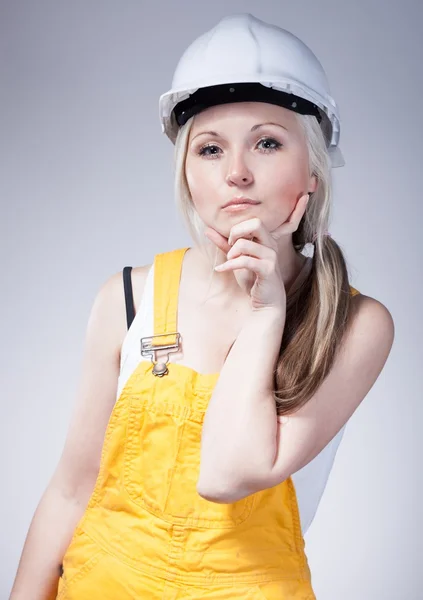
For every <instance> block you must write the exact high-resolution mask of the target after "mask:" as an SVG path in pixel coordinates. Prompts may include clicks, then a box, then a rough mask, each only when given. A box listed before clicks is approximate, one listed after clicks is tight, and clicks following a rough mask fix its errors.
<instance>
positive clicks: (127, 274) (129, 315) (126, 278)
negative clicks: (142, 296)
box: [123, 267, 135, 329]
mask: <svg viewBox="0 0 423 600" xmlns="http://www.w3.org/2000/svg"><path fill="white" fill-rule="evenodd" d="M131 271H132V267H124V269H123V287H124V290H125V304H126V322H127V325H128V329H129V328H130V326H131V323H132V321H133V320H134V318H135V308H134V296H133V293H132V280H131Z"/></svg>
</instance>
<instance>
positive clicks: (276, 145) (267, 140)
mask: <svg viewBox="0 0 423 600" xmlns="http://www.w3.org/2000/svg"><path fill="white" fill-rule="evenodd" d="M261 143H266V144H269V143H271V144H273V146H272V147H270V148H269V147H265V148H263V152H264V153H265V154H268V153H269V152H275V151H276V150H279V148H280V147H281V146H282V144H281V143H280V142H278V141H277V140H275V139H274V138H271V137H266V138H262V139H261V140H259V141H258V142H257V145H258V144H261ZM214 149H218V150H220V148H219V147H218V146H216V144H208V145H206V146H203V147H202V148H200V150H199V152H198V154H199V155H200V156H217V153H216V152H212V150H214ZM208 150H210V153H208V152H207V151H208Z"/></svg>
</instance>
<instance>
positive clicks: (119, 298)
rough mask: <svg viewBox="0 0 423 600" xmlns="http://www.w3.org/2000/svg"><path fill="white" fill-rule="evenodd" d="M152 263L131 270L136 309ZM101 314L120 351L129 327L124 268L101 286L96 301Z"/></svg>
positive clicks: (118, 351)
mask: <svg viewBox="0 0 423 600" xmlns="http://www.w3.org/2000/svg"><path fill="white" fill-rule="evenodd" d="M150 267H151V264H149V265H142V266H139V267H133V268H132V270H131V281H132V291H133V296H134V306H135V310H136V309H137V307H138V306H139V304H140V302H141V298H142V294H143V291H144V287H145V281H146V279H147V275H148V272H149V269H150ZM94 306H97V311H96V312H98V313H99V316H100V315H102V316H103V317H104V318H107V321H108V328H107V329H108V330H109V332H110V335H112V336H113V339H114V340H115V343H116V351H117V353H118V357H120V351H121V347H122V343H123V340H124V338H125V335H126V333H127V330H128V327H127V322H126V306H125V293H124V287H123V270H122V271H118V272H116V273H113V274H112V275H110V276H109V277H108V278H107V279H106V281H105V282H104V283H103V284H102V286H101V287H100V290H99V291H98V294H97V297H96V299H95V302H94Z"/></svg>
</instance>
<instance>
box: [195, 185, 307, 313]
mask: <svg viewBox="0 0 423 600" xmlns="http://www.w3.org/2000/svg"><path fill="white" fill-rule="evenodd" d="M308 199H309V195H308V194H306V195H305V196H302V197H301V198H300V199H299V200H298V202H297V204H296V206H295V209H294V210H293V211H292V213H291V215H290V217H289V219H288V221H285V222H284V223H282V224H281V225H280V226H279V227H277V228H276V229H275V230H274V231H272V232H269V231H268V230H267V229H266V228H265V227H264V225H263V223H262V222H261V220H260V219H259V218H258V217H255V218H253V219H248V220H246V221H242V222H241V223H237V224H236V225H234V226H233V227H232V228H231V231H230V234H229V238H226V237H224V236H223V235H221V234H220V233H219V232H218V231H216V230H215V229H213V228H211V227H208V228H207V229H206V230H205V235H206V237H207V238H208V239H209V240H211V241H212V242H214V243H215V244H216V246H218V248H220V249H221V250H222V251H223V252H224V253H225V254H226V257H227V259H228V260H227V261H226V262H225V263H223V264H221V265H219V266H217V267H215V269H216V270H217V271H219V272H221V271H233V272H234V276H235V279H236V280H237V282H238V285H239V286H240V287H241V289H243V290H244V291H245V292H246V293H248V294H250V296H251V305H252V309H253V311H261V310H265V309H268V308H275V309H277V310H283V311H284V310H285V308H286V293H285V286H284V284H283V279H282V275H281V272H280V268H279V262H278V245H277V240H278V239H279V238H280V237H282V236H283V235H287V234H291V233H293V232H294V231H296V230H297V228H298V224H299V222H300V220H301V218H302V216H303V214H304V212H305V208H306V206H307V201H308ZM255 240H257V241H255Z"/></svg>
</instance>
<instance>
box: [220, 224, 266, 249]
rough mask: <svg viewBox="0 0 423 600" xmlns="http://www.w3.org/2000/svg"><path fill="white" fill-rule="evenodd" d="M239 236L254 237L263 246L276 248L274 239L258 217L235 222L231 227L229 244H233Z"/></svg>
mask: <svg viewBox="0 0 423 600" xmlns="http://www.w3.org/2000/svg"><path fill="white" fill-rule="evenodd" d="M240 238H247V239H248V238H249V239H254V240H257V241H258V242H259V243H260V244H263V245H264V246H267V247H269V248H273V249H276V248H275V242H274V239H273V238H272V236H271V235H270V232H269V231H268V230H267V229H266V227H265V226H264V225H263V223H262V222H261V220H260V219H259V218H258V217H254V218H253V219H247V220H246V221H242V222H241V223H237V224H236V225H234V226H233V227H232V228H231V232H230V234H229V238H228V243H229V245H230V246H233V245H234V244H235V242H236V241H237V240H238V239H240Z"/></svg>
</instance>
